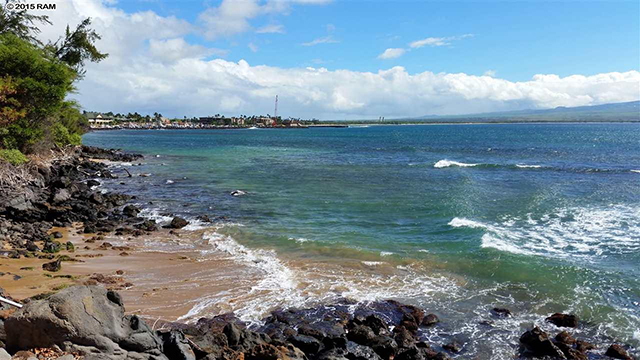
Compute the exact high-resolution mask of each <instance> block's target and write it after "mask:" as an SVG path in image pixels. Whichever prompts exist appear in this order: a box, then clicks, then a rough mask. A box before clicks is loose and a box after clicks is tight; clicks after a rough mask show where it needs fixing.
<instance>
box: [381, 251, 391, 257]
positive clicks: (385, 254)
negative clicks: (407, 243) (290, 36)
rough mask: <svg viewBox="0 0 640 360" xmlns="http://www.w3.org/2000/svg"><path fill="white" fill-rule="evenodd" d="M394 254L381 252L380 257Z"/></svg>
mask: <svg viewBox="0 0 640 360" xmlns="http://www.w3.org/2000/svg"><path fill="white" fill-rule="evenodd" d="M391 255H393V253H392V252H391V251H380V256H391Z"/></svg>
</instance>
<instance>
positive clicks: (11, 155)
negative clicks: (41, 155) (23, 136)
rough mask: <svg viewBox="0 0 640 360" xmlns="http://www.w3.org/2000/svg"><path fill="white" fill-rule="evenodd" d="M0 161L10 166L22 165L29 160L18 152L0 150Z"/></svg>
mask: <svg viewBox="0 0 640 360" xmlns="http://www.w3.org/2000/svg"><path fill="white" fill-rule="evenodd" d="M0 159H2V160H4V161H6V162H8V163H10V164H12V165H22V164H25V163H27V162H29V159H28V158H27V157H26V156H24V154H23V153H21V152H20V150H15V149H12V150H7V149H0Z"/></svg>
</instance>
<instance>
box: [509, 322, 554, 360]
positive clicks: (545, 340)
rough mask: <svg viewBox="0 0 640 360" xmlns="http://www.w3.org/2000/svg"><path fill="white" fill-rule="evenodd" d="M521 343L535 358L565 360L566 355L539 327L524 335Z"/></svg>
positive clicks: (521, 337)
mask: <svg viewBox="0 0 640 360" xmlns="http://www.w3.org/2000/svg"><path fill="white" fill-rule="evenodd" d="M520 343H521V344H522V345H524V347H525V348H526V350H527V351H528V352H530V353H531V354H532V355H533V356H540V357H542V356H551V357H558V358H560V359H565V356H564V353H563V352H562V351H561V350H560V349H559V348H558V347H557V346H556V345H555V344H554V343H553V342H552V341H551V339H549V334H547V333H546V332H544V331H542V330H541V329H540V328H539V327H537V326H536V327H534V328H533V329H531V330H529V331H527V332H525V333H524V334H522V336H520Z"/></svg>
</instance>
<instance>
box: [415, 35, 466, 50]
mask: <svg viewBox="0 0 640 360" xmlns="http://www.w3.org/2000/svg"><path fill="white" fill-rule="evenodd" d="M472 36H473V34H464V35H459V36H448V37H428V38H426V39H422V40H416V41H414V42H412V43H410V44H409V46H410V47H412V48H414V49H418V48H421V47H423V46H432V47H436V46H445V45H451V42H453V41H456V40H462V39H465V38H468V37H472Z"/></svg>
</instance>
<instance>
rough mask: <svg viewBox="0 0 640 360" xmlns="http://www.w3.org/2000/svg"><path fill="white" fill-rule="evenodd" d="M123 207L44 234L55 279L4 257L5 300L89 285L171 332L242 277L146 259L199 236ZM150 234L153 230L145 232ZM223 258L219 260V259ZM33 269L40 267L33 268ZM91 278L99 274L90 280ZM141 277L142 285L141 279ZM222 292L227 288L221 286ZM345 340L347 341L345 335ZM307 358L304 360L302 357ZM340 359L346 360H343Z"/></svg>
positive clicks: (193, 259)
mask: <svg viewBox="0 0 640 360" xmlns="http://www.w3.org/2000/svg"><path fill="white" fill-rule="evenodd" d="M95 151H96V154H94V155H97V154H99V153H100V151H99V149H98V150H95ZM85 155H90V154H85ZM116 158H117V157H114V158H113V159H116ZM113 159H101V160H99V161H101V162H107V161H112V160H113ZM92 161H95V160H92ZM85 166H89V167H91V166H93V165H90V164H85ZM98 168H99V169H97V171H99V172H100V173H101V175H103V176H106V177H112V176H117V175H114V174H113V173H112V172H111V171H110V170H108V167H107V165H105V164H101V165H100V166H98ZM122 176H126V175H125V174H124V173H123V175H122ZM71 177H73V176H71ZM85 177H86V176H85ZM91 179H92V178H91V177H86V178H83V179H82V180H80V181H82V182H85V183H86V182H87V181H90V180H91ZM78 180H79V179H77V180H76V181H78ZM122 181H126V178H122ZM71 185H72V184H68V185H66V186H67V187H69V186H71ZM99 189H100V187H97V188H94V189H93V190H91V194H90V195H88V196H89V197H95V196H97V195H93V194H96V193H99V192H100V190H99ZM52 195H54V197H55V195H56V194H52ZM103 195H104V196H106V195H107V194H103ZM83 196H84V195H83ZM114 196H115V195H114ZM115 197H116V198H117V197H118V196H115ZM134 200H135V198H134ZM130 201H131V199H129V200H127V201H124V202H123V203H122V204H120V205H118V206H116V207H114V209H113V210H108V211H114V213H113V214H116V215H117V216H115V217H116V218H118V221H119V222H118V221H115V220H110V221H109V220H108V221H106V223H109V224H108V225H109V226H108V227H107V228H102V229H98V228H95V229H90V230H93V232H91V231H90V232H88V233H86V231H87V230H86V228H87V225H89V227H91V226H94V227H96V226H97V227H100V226H101V225H100V224H98V223H95V225H92V224H84V225H82V224H81V223H80V222H73V223H71V224H67V225H71V226H67V227H63V228H60V227H53V228H50V229H48V230H47V232H48V233H49V234H54V233H55V232H60V233H61V234H60V235H61V237H56V241H59V242H60V243H61V244H66V242H67V241H71V243H73V245H74V251H73V252H70V251H67V250H62V251H59V252H55V253H54V254H55V255H54V257H57V256H60V255H63V256H64V255H67V256H71V257H73V258H77V259H81V260H83V261H84V262H62V269H61V270H60V271H58V272H55V273H50V274H49V275H51V276H52V277H48V276H45V275H43V274H46V273H47V272H45V271H44V270H42V269H41V265H42V264H43V263H47V262H49V261H51V260H53V259H37V258H31V257H28V258H24V257H22V258H21V259H6V258H5V259H6V260H3V266H2V267H0V268H4V267H5V266H8V268H9V269H10V271H8V272H7V276H2V277H0V287H3V288H5V290H6V291H7V293H8V294H9V295H12V296H15V297H17V298H21V300H24V298H26V297H29V296H32V295H35V294H39V293H42V292H48V291H60V290H64V288H65V287H67V286H73V285H76V284H89V285H95V284H98V285H102V286H106V287H107V288H110V289H112V290H117V291H121V293H122V298H123V300H124V303H125V304H127V310H128V311H127V313H128V314H139V315H140V316H142V317H143V318H146V319H148V321H149V322H150V323H153V322H154V321H155V322H157V321H161V322H162V323H163V324H171V325H167V326H176V327H180V326H187V325H186V324H184V323H181V324H182V325H178V324H175V323H173V321H175V320H179V319H180V317H181V316H182V315H184V313H185V309H188V308H191V307H192V306H193V303H188V302H185V301H183V300H184V299H188V298H194V297H197V296H202V295H203V294H204V295H206V294H215V293H216V291H228V288H225V287H220V286H217V285H216V284H215V282H214V281H211V279H223V278H226V279H233V278H234V277H238V275H239V274H242V272H240V271H239V265H238V264H237V263H236V262H234V261H230V260H229V259H228V258H227V257H226V256H222V257H220V258H217V259H215V260H214V259H209V261H208V262H206V263H202V262H201V261H199V259H198V254H197V251H192V252H191V255H192V256H189V255H184V254H183V253H163V252H154V251H143V249H141V247H140V246H138V245H137V244H139V242H146V241H150V240H153V239H158V240H167V239H170V240H171V239H173V240H171V241H174V240H175V241H180V240H184V241H195V239H199V238H201V237H202V236H201V235H202V233H203V232H204V230H203V231H190V230H179V229H176V228H175V227H174V229H171V230H169V229H157V225H156V224H155V223H151V222H150V221H149V220H147V219H144V218H139V217H138V216H137V215H138V213H139V212H140V210H141V209H139V208H137V207H135V206H133V207H130V206H131V205H127V204H130ZM127 209H128V210H127ZM124 213H129V214H131V215H133V216H125V215H124ZM108 218H109V216H107V219H108ZM141 224H144V225H143V227H145V230H142V229H139V228H137V226H138V225H141ZM58 225H60V224H58ZM62 225H64V224H62ZM154 227H155V228H156V229H154V230H151V229H152V228H154ZM176 227H178V226H176ZM108 228H110V231H107V230H109V229H108ZM136 230H139V231H136ZM147 230H148V231H147ZM114 231H115V233H116V234H117V233H118V232H119V233H120V235H111V234H113V233H114ZM123 236H124V237H123ZM101 237H102V238H101ZM92 239H93V240H92ZM87 240H89V242H87ZM92 241H93V242H92ZM106 243H108V244H109V245H106ZM46 244H47V241H44V242H43V244H42V245H43V248H44V245H46ZM5 245H7V244H5ZM85 246H87V247H89V249H85ZM122 253H126V254H127V255H121V254H122ZM187 253H189V251H187ZM91 254H101V255H102V256H97V257H89V256H88V255H91ZM225 258H227V259H226V260H225ZM123 260H126V261H123ZM225 261H226V262H225ZM212 264H214V266H213V267H212V266H211V265H212ZM38 265H40V267H39V266H38ZM24 267H33V268H34V269H32V270H20V268H24ZM176 267H177V268H179V269H180V271H174V270H173V269H174V268H176ZM205 268H207V269H209V270H211V271H213V273H206V274H205V276H204V278H201V279H198V281H194V277H193V275H194V274H197V273H198V272H201V271H202V270H203V269H205ZM16 269H17V270H16ZM0 271H3V272H4V271H5V270H4V269H0ZM216 271H217V273H216ZM120 272H122V273H120ZM23 273H27V275H26V276H23V275H24V274H23ZM96 273H97V274H99V275H93V274H96ZM185 274H191V275H190V276H189V278H187V277H185V276H184V275H185ZM11 275H18V276H21V279H17V280H10V278H9V276H11ZM56 275H65V276H66V275H69V276H71V278H68V277H64V276H63V277H57V278H56V277H55V276H56ZM150 276H151V277H152V278H153V279H152V281H148V278H149V277H150ZM172 276H173V278H172ZM181 276H182V279H181V278H180V277H181ZM145 278H147V279H146V280H145ZM39 279H40V280H39ZM158 279H163V281H164V282H168V283H169V284H168V285H167V286H157V283H158ZM185 280H186V281H185ZM244 280H248V281H249V282H250V281H251V278H250V277H248V276H247V278H246V279H244ZM23 281H24V282H25V283H26V282H29V284H30V285H26V286H25V285H23ZM181 281H182V282H184V285H185V287H181V286H180V282H181ZM309 281H313V280H311V279H309ZM127 283H130V284H127ZM7 285H8V286H7ZM226 286H227V287H228V286H229V283H227V284H226ZM189 287H191V288H189ZM176 289H179V290H176ZM41 290H44V291H41ZM175 291H179V293H180V296H177V297H176V296H175V295H174V293H175ZM255 296H256V297H255V299H254V300H255V301H257V303H259V302H260V296H261V295H260V293H257V294H256V295H255ZM345 301H346V303H347V304H349V303H350V302H349V301H350V300H345ZM380 304H385V302H384V301H378V302H373V303H370V304H369V305H367V304H360V305H359V306H361V307H363V309H369V310H371V308H372V307H373V308H375V307H376V306H382V305H380ZM215 305H216V306H219V307H218V311H217V312H218V313H219V314H221V315H220V316H223V317H224V316H225V315H223V314H225V313H227V312H229V311H231V310H233V308H232V307H226V308H225V306H224V304H215ZM326 305H331V306H343V305H338V304H334V305H332V304H330V303H329V304H326ZM318 306H320V308H321V307H322V305H318ZM402 306H409V305H402ZM314 309H319V308H314ZM263 310H266V314H268V313H269V312H270V311H271V310H273V309H268V310H267V309H263ZM369 310H367V311H369ZM188 311H189V310H187V312H188ZM276 311H277V310H276ZM393 311H396V310H393ZM393 311H391V313H393ZM507 311H508V310H500V311H497V312H496V311H495V309H494V313H491V314H488V316H490V318H491V317H493V318H495V319H502V318H504V316H506V315H501V314H507ZM294 313H295V311H294ZM178 314H180V315H178ZM384 314H385V313H384V312H381V313H379V316H383V315H384ZM509 314H510V312H509ZM387 315H388V314H387ZM272 316H273V315H272ZM299 316H303V315H302V314H301V313H299ZM304 316H308V315H304ZM510 316H511V315H508V316H506V317H507V318H508V317H510ZM383 317H384V316H383ZM154 319H155V320H154ZM187 319H188V320H191V321H193V320H195V319H193V318H192V319H189V318H187ZM266 319H267V320H266V321H267V322H266V324H268V317H267V318H266ZM354 319H355V318H353V319H351V321H354ZM306 320H307V321H317V320H318V319H317V318H314V317H312V316H309V317H308V318H307V319H306ZM414 320H416V319H414ZM234 321H235V320H234ZM401 321H404V320H401ZM401 321H391V322H390V323H388V324H387V325H389V326H394V327H399V325H401ZM406 321H409V322H411V321H410V320H406ZM445 321H446V320H445ZM198 323H200V322H198ZM198 323H196V324H198ZM226 323H227V324H228V323H229V322H226ZM414 323H416V326H417V327H418V328H419V329H416V330H415V331H413V330H411V329H413V325H411V324H405V325H406V326H405V328H407V330H409V333H410V336H409V335H407V334H406V333H403V332H401V333H403V335H402V337H403V338H402V339H407V338H408V339H410V340H411V339H413V340H412V341H410V343H411V344H412V345H411V346H403V345H400V343H401V342H402V341H403V340H397V339H396V336H399V335H398V333H392V334H388V335H385V336H387V337H388V338H390V339H392V340H394V341H396V345H395V347H394V346H391V349H392V351H393V352H394V353H397V355H400V354H404V353H406V352H407V351H409V350H411V351H418V350H416V348H415V343H416V341H418V339H419V338H420V334H422V332H421V331H422V330H420V329H422V327H423V324H422V320H420V321H414ZM243 324H244V325H243V326H247V325H248V324H246V323H243ZM264 324H265V323H263V326H265V325H264ZM356 325H357V324H356ZM463 325H464V324H454V326H463ZM254 326H255V325H254ZM350 326H354V325H350ZM428 326H431V325H427V327H428ZM285 327H286V326H285ZM192 330H193V329H192ZM262 330H263V331H264V330H265V329H264V328H263V329H262ZM281 330H282V329H281ZM194 331H195V330H194ZM365 331H366V330H365ZM298 335H302V336H309V335H305V334H298ZM343 336H345V335H344V334H342V335H340V336H338V338H343ZM346 336H347V339H348V335H346ZM548 336H549V335H548ZM311 337H313V336H311ZM324 338H326V336H324V335H323V339H324ZM306 340H309V339H306ZM353 340H354V339H349V341H353ZM423 340H424V339H423ZM423 340H420V341H423ZM296 341H297V340H296ZM296 341H293V340H291V339H290V338H289V337H285V339H284V343H289V344H290V345H294V346H295V344H298V345H300V343H299V342H296ZM309 341H310V340H309ZM332 341H333V340H332ZM359 341H360V343H359V345H361V346H364V347H368V348H371V349H373V351H374V353H377V354H378V356H380V353H378V352H377V351H375V346H376V345H375V344H374V343H373V339H369V338H367V339H364V340H362V339H360V340H359ZM385 341H386V340H385ZM355 343H356V344H358V342H355ZM546 344H548V343H546ZM552 344H554V346H556V347H557V348H559V349H562V347H561V346H560V345H558V344H559V343H558V344H556V342H552ZM405 345H408V344H405ZM432 345H433V346H434V348H435V349H437V350H438V351H434V352H433V353H429V354H430V355H429V356H430V357H426V356H427V355H425V354H426V353H423V352H420V351H418V353H421V354H422V355H423V358H436V356H439V358H441V359H442V358H447V357H448V356H456V354H458V352H459V351H462V352H461V355H462V358H464V354H465V348H464V346H462V345H464V344H459V345H461V346H462V349H459V350H458V351H454V350H455V348H456V347H455V346H453V345H452V346H447V347H445V345H449V344H432ZM565 345H566V344H565ZM314 346H315V345H314ZM532 346H535V345H532ZM302 347H304V346H302ZM525 348H526V349H528V350H526V349H525V350H523V349H520V350H518V348H517V346H516V347H514V349H513V351H514V353H518V351H521V352H522V351H524V352H523V354H527V353H528V352H531V351H533V352H534V353H535V351H536V350H532V349H529V348H528V347H527V346H525ZM301 349H302V348H301ZM314 349H315V350H309V349H306V350H307V351H316V352H318V351H320V348H317V349H316V348H314ZM340 349H341V350H340V351H343V350H344V351H347V352H348V351H349V350H348V348H345V349H342V348H340ZM421 349H427V347H424V348H421ZM569 349H571V350H572V351H574V350H575V351H578V350H577V348H576V347H575V346H573V345H572V346H569V347H566V346H565V350H566V351H565V352H566V353H570V352H571V351H569ZM231 350H233V351H236V352H237V351H238V350H237V349H235V350H234V349H231ZM302 350H305V349H302ZM324 350H327V351H328V350H331V349H324ZM360 350H362V349H360ZM604 350H605V349H602V348H601V349H599V350H598V351H600V352H602V353H604ZM362 351H365V350H362ZM380 351H382V354H386V353H387V352H388V351H391V350H389V349H387V350H380ZM425 351H426V350H425ZM586 351H587V350H584V352H586ZM305 353H306V352H305ZM438 354H440V355H438ZM307 355H310V354H307ZM371 356H373V355H371ZM407 356H409V355H407ZM416 356H417V355H416ZM523 356H524V355H523ZM585 356H586V355H585ZM308 357H309V358H317V357H315V356H308ZM348 358H349V359H351V358H350V357H348ZM411 358H419V357H407V359H411ZM336 359H338V357H336Z"/></svg>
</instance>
